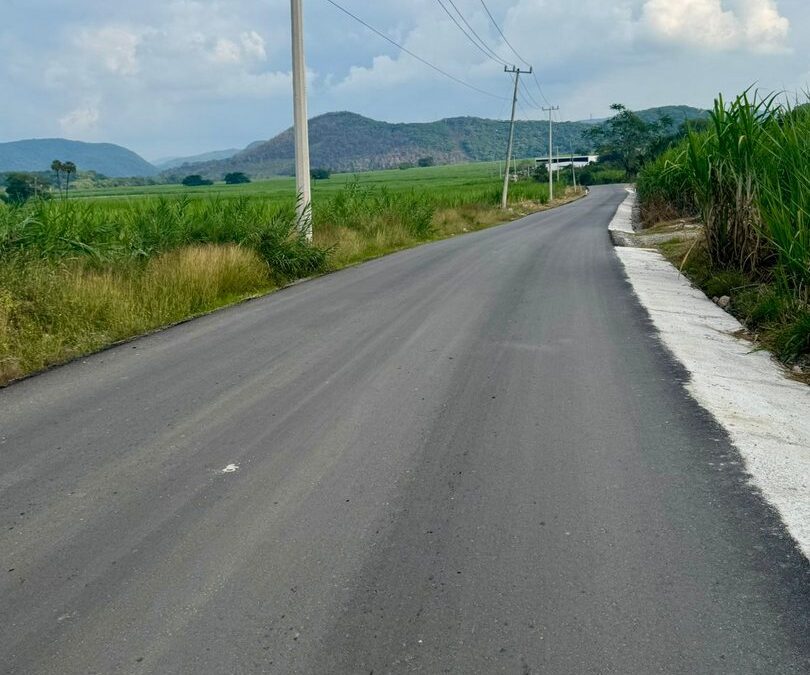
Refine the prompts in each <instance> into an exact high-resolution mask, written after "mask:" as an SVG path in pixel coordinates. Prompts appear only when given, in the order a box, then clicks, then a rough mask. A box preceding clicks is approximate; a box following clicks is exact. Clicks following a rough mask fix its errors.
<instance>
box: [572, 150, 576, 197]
mask: <svg viewBox="0 0 810 675" xmlns="http://www.w3.org/2000/svg"><path fill="white" fill-rule="evenodd" d="M571 178H572V179H573V181H574V191H575V192H576V189H577V172H576V169H575V168H574V151H573V150H572V151H571Z"/></svg>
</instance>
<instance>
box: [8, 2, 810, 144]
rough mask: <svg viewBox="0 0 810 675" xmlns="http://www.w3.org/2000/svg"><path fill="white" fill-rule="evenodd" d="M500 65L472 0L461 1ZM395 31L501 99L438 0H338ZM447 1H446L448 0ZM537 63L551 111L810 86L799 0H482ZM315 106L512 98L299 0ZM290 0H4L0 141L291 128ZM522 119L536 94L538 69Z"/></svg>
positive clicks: (495, 67) (479, 108) (805, 8)
mask: <svg viewBox="0 0 810 675" xmlns="http://www.w3.org/2000/svg"><path fill="white" fill-rule="evenodd" d="M454 1H455V4H456V6H457V7H458V8H459V10H461V12H462V13H463V14H464V16H465V18H467V20H468V21H469V22H470V24H471V25H472V26H473V27H474V28H475V30H476V32H477V33H478V34H479V35H480V36H481V37H482V38H484V39H485V41H486V42H487V43H488V44H489V45H490V46H491V47H492V48H493V49H494V50H495V52H496V53H497V54H498V55H499V56H500V57H502V58H503V59H505V60H507V61H510V62H512V61H515V60H516V57H515V56H514V54H513V53H512V52H511V51H510V49H509V48H508V47H507V46H506V45H505V44H504V43H503V41H502V40H501V38H500V36H499V35H498V33H497V31H496V29H495V28H494V26H493V25H492V23H491V22H490V20H489V18H488V17H487V15H486V13H485V11H484V8H483V6H482V3H481V0H454ZM340 2H341V4H343V5H344V6H345V7H347V8H348V9H350V10H351V11H352V12H354V13H355V14H357V15H359V16H361V17H362V18H363V19H365V20H366V21H368V22H369V23H371V24H373V25H374V26H376V27H378V28H379V29H380V30H382V31H383V32H385V33H386V34H387V35H389V36H390V37H391V38H392V39H394V40H396V41H398V42H400V43H402V44H405V45H406V46H407V47H408V48H410V49H411V50H413V51H414V52H416V53H418V54H419V55H420V56H422V57H424V58H426V59H428V60H430V61H432V62H434V63H436V64H437V65H440V66H441V67H442V68H444V69H445V70H447V71H448V72H450V73H452V74H453V75H454V76H456V77H458V78H461V79H464V80H466V81H468V82H470V83H473V84H474V85H475V86H477V87H479V88H482V89H485V90H487V91H491V92H494V93H496V94H498V95H500V96H503V97H504V98H507V97H508V95H509V88H510V82H509V78H508V77H507V76H506V75H505V74H504V73H503V68H502V66H500V65H499V64H497V63H495V62H494V61H492V60H490V59H488V58H486V57H485V56H484V55H483V54H482V53H481V52H480V51H478V50H477V49H476V48H475V47H474V46H473V45H472V44H470V42H469V41H468V40H467V38H466V37H465V36H464V35H463V34H462V33H461V32H460V31H459V30H458V29H457V28H456V26H455V25H453V23H452V22H451V21H450V19H449V18H448V16H447V14H445V13H444V11H443V10H442V8H441V6H440V4H439V3H438V2H437V1H436V0H407V1H406V0H387V1H386V2H384V3H381V2H372V1H370V0H340ZM444 3H445V5H448V6H449V4H448V0H444ZM486 4H487V6H488V7H489V8H490V9H491V11H492V13H493V15H494V16H495V18H496V20H497V21H498V22H499V23H500V25H501V26H502V28H503V29H504V33H505V35H506V37H507V38H508V39H509V41H510V43H511V44H512V45H513V46H514V47H515V48H516V49H517V51H518V52H519V53H520V54H521V56H523V57H524V58H525V59H526V60H527V61H529V62H531V63H532V64H534V66H535V68H536V74H537V77H538V80H539V82H540V84H541V85H542V89H543V93H544V94H545V96H546V98H547V99H549V100H551V101H552V102H553V103H555V104H557V105H560V106H561V110H560V112H559V116H560V118H561V119H583V118H587V117H589V116H590V115H593V116H595V117H603V116H606V115H607V114H608V113H609V111H608V106H609V105H610V104H611V103H613V102H623V103H626V104H627V105H630V106H631V107H634V108H644V107H650V106H654V105H663V104H672V103H685V104H690V105H696V106H709V105H710V104H711V101H712V98H713V97H714V95H715V94H716V93H717V92H720V91H722V92H724V93H726V94H728V95H731V94H734V93H737V92H739V91H740V90H742V89H744V88H746V87H748V86H749V85H751V84H754V83H756V84H757V85H758V86H759V87H761V88H762V89H764V90H768V91H771V90H787V91H794V92H795V91H802V90H804V89H806V88H807V85H808V82H810V52H808V51H807V50H806V49H805V48H803V47H802V45H807V44H810V3H808V2H807V1H806V0H578V2H577V3H563V2H560V0H487V2H486ZM304 11H305V24H306V40H307V44H306V48H307V58H308V69H309V94H310V99H309V100H310V114H311V115H316V114H319V113H323V112H328V111H332V110H352V111H354V112H358V113H361V114H363V115H367V116H369V117H374V118H376V119H384V120H389V121H428V120H435V119H440V118H443V117H451V116H457V115H479V116H485V117H495V118H503V117H505V116H506V115H507V109H508V102H507V101H506V100H502V99H499V98H492V97H488V96H484V95H482V94H479V93H477V92H474V91H471V90H468V89H465V88H464V87H461V86H460V85H457V84H455V83H453V82H451V81H448V80H445V79H444V78H442V77H441V76H440V75H438V74H436V73H434V72H433V71H431V70H430V69H428V68H426V67H425V66H424V65H422V64H420V63H418V62H416V61H414V60H413V59H412V58H411V57H409V56H407V55H405V54H401V53H400V52H398V50H397V49H396V48H394V47H392V46H391V45H390V44H388V43H387V42H385V41H384V40H382V39H381V38H380V37H378V36H376V35H374V34H373V33H370V32H369V31H368V30H366V29H365V28H364V27H363V26H361V25H359V24H357V23H355V22H353V21H352V20H351V19H349V18H348V17H346V16H345V15H343V14H341V13H340V12H339V11H338V10H336V9H335V8H334V7H332V6H331V5H330V4H329V3H328V2H326V0H304ZM289 53H290V37H289V2H288V1H287V0H228V1H218V0H137V2H128V3H124V2H108V1H106V0H70V1H68V0H3V7H2V12H0V91H2V92H4V94H5V96H4V98H5V101H4V104H3V105H2V106H0V141H9V140H16V139H19V138H32V137H40V138H41V137H52V136H64V137H68V138H74V139H79V140H88V141H109V142H114V143H120V144H122V145H126V146H127V147H130V148H132V149H134V150H135V151H137V152H139V153H141V154H142V155H144V156H145V157H147V158H148V159H155V158H158V157H165V156H169V155H183V154H193V153H197V152H203V151H207V150H214V149H220V148H227V147H243V146H245V145H246V144H248V143H249V142H251V141H254V140H257V139H265V138H270V137H272V136H273V135H275V134H276V133H278V132H279V131H281V130H283V129H285V128H286V127H288V126H289V125H290V121H291V117H292V113H291V105H292V104H291V83H290V77H289V70H290V56H289ZM527 85H528V89H529V92H530V95H529V96H526V100H525V101H523V102H522V104H521V108H520V115H521V116H522V117H529V118H536V117H541V116H542V115H543V113H542V112H541V111H539V110H537V109H536V108H535V107H533V102H532V100H531V99H532V98H533V99H534V101H535V102H539V103H542V102H543V101H542V98H541V95H540V92H539V91H538V90H537V88H536V85H535V83H534V82H533V81H530V80H528V81H527Z"/></svg>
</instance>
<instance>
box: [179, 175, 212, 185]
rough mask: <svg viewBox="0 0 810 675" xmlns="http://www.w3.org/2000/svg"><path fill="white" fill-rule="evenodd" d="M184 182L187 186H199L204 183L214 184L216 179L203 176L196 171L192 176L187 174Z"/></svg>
mask: <svg viewBox="0 0 810 675" xmlns="http://www.w3.org/2000/svg"><path fill="white" fill-rule="evenodd" d="M182 183H183V185H185V186H186V187H199V186H202V185H213V184H214V181H212V180H208V179H206V178H203V177H202V176H200V175H199V174H196V173H195V174H192V175H190V176H186V177H185V178H184V179H183V181H182Z"/></svg>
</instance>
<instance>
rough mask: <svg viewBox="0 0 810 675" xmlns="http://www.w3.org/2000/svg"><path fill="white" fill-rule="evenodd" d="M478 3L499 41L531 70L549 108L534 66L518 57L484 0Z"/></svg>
mask: <svg viewBox="0 0 810 675" xmlns="http://www.w3.org/2000/svg"><path fill="white" fill-rule="evenodd" d="M480 2H481V6H482V7H483V8H484V11H485V12H486V13H487V16H488V17H489V20H490V21H491V22H492V25H493V26H495V30H497V31H498V34H499V35H500V36H501V39H502V40H503V41H504V42H505V43H506V46H507V47H509V49H511V50H512V53H513V54H514V55H515V56H517V57H518V59H519V60H520V61H522V62H523V64H524V65H526V66H529V68H531V69H532V73H531V75H532V79H533V80H534V84H535V86H536V87H537V91H538V92H540V98H542V99H543V100H544V101H545V102H546V105H548V106H550V105H551V103H550V102H549V100H548V98H546V93H545V92H544V91H543V87H542V86H541V85H540V80H539V79H537V74H536V73H535V72H534V66H532V64H531V63H529V62H528V61H527V60H526V59H524V58H523V57H522V56H521V55H520V53H519V52H518V51H517V50H516V49H515V48H514V47H513V46H512V43H511V42H509V39H508V38H507V37H506V34H505V33H504V32H503V30H502V29H501V27H500V25H499V24H498V22H497V21H496V20H495V17H494V16H493V15H492V12H491V11H490V9H489V7H487V3H486V2H484V0H480Z"/></svg>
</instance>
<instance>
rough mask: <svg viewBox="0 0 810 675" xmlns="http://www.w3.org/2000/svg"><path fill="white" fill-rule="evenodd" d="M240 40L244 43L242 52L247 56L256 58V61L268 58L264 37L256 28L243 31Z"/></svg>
mask: <svg viewBox="0 0 810 675" xmlns="http://www.w3.org/2000/svg"><path fill="white" fill-rule="evenodd" d="M240 42H241V44H242V53H243V54H244V55H245V57H246V58H248V59H255V60H256V61H265V60H267V52H266V51H265V48H264V38H263V37H262V36H261V35H259V34H258V33H257V32H256V31H255V30H251V31H248V32H247V33H242V35H241V37H240Z"/></svg>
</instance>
